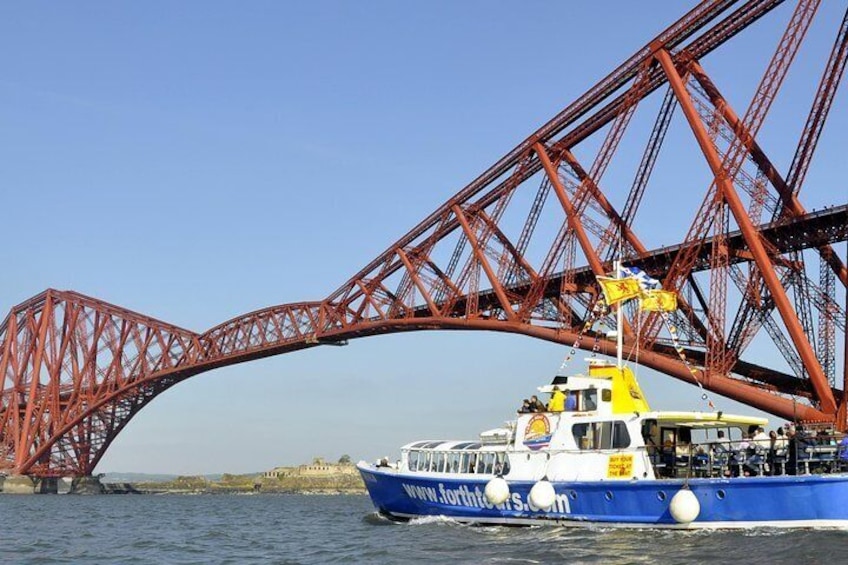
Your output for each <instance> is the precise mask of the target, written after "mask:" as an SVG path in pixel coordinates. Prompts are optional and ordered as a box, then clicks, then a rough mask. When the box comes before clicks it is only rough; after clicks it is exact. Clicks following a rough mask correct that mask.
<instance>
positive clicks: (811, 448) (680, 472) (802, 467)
mask: <svg viewBox="0 0 848 565" xmlns="http://www.w3.org/2000/svg"><path fill="white" fill-rule="evenodd" d="M646 450H647V452H648V456H649V459H650V461H651V464H652V465H653V467H654V473H655V476H657V477H661V478H678V477H712V478H734V477H751V476H766V475H811V474H830V473H844V472H848V441H845V440H844V439H842V436H835V435H830V434H828V435H825V434H818V435H806V434H803V435H802V434H799V435H797V436H795V437H792V438H789V439H785V438H784V439H778V440H777V441H774V442H772V441H768V440H759V441H757V440H736V441H710V442H704V443H701V444H676V445H675V444H666V445H663V446H658V447H654V446H648V447H646Z"/></svg>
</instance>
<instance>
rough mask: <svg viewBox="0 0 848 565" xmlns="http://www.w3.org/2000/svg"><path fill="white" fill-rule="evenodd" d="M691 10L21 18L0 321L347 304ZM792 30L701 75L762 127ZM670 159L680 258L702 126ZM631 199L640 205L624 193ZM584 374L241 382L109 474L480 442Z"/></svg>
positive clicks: (483, 7)
mask: <svg viewBox="0 0 848 565" xmlns="http://www.w3.org/2000/svg"><path fill="white" fill-rule="evenodd" d="M676 4H679V6H678V5H676ZM824 4H825V5H824V6H823V7H822V10H821V13H820V14H819V17H818V19H817V21H816V23H815V24H814V27H813V29H812V31H811V34H810V38H809V40H808V44H809V45H807V46H806V47H805V50H804V51H803V52H802V53H801V55H800V56H799V60H798V64H797V65H796V68H794V69H793V71H792V74H791V75H790V80H789V81H788V82H787V85H786V87H785V88H784V89H783V91H782V92H781V98H780V99H779V100H778V101H777V103H776V105H775V109H774V110H773V115H778V116H780V115H786V116H788V118H791V119H786V120H781V119H777V120H772V121H770V122H768V123H767V125H766V127H765V128H764V130H763V134H764V136H765V137H764V139H767V140H768V143H767V147H768V148H769V149H770V151H772V152H773V155H774V159H775V161H777V162H778V163H779V166H781V167H782V169H784V170H785V169H786V168H787V167H788V163H789V161H790V160H791V157H792V152H793V151H794V143H795V141H794V140H796V139H797V136H798V132H799V131H800V128H801V126H802V125H803V120H804V118H805V116H806V112H807V108H808V107H809V104H810V101H811V99H812V92H813V89H814V88H815V84H816V82H817V80H818V76H819V74H820V72H821V66H822V64H823V60H824V55H823V53H824V52H826V51H827V49H829V46H830V44H831V42H832V38H833V34H834V33H835V25H834V23H835V22H837V21H838V19H839V18H841V10H843V9H844V6H842V4H841V3H839V2H824ZM691 5H693V2H679V3H670V2H666V1H658V0H654V1H643V2H606V3H601V2H568V3H565V2H551V1H538V0H537V1H531V2H525V3H507V2H483V1H466V2H448V1H432V2H419V3H400V2H389V1H384V2H331V1H320V2H270V1H268V2H250V3H245V2H180V3H168V2H144V3H138V2H110V3H94V2H81V3H73V4H70V3H60V4H48V3H43V2H31V3H25V4H11V3H7V4H5V5H4V6H3V7H2V8H0V21H2V23H0V31H1V32H2V33H0V61H2V64H1V65H0V68H2V69H3V72H2V74H0V108H2V109H0V128H2V132H3V135H2V136H0V150H2V154H3V159H2V160H0V210H2V213H3V214H2V215H3V221H2V224H0V238H2V241H3V246H2V248H0V261H2V265H3V267H4V268H3V269H2V270H0V310H2V311H4V312H5V311H7V310H8V309H9V308H10V307H11V306H12V305H14V304H17V303H19V302H21V301H23V300H25V299H26V298H28V297H30V296H32V295H34V294H36V293H38V292H40V291H41V290H43V289H45V288H48V287H52V288H59V289H72V290H77V291H79V292H82V293H84V294H88V295H91V296H95V297H98V298H101V299H103V300H106V301H109V302H112V303H115V304H118V305H121V306H124V307H127V308H129V309H132V310H135V311H138V312H142V313H145V314H148V315H150V316H153V317H156V318H159V319H162V320H165V321H168V322H171V323H174V324H177V325H180V326H183V327H186V328H189V329H192V330H195V331H203V330H204V329H206V328H208V327H211V326H213V325H215V324H217V323H219V322H222V321H224V320H226V319H229V318H231V317H233V316H235V315H237V314H240V313H243V312H247V311H251V310H255V309H258V308H262V307H265V306H270V305H273V304H282V303H287V302H296V301H303V300H319V299H321V298H324V297H325V296H327V295H328V294H330V293H331V292H332V291H333V290H335V289H336V288H337V287H338V286H340V285H341V284H342V283H343V282H344V281H346V280H347V279H348V278H349V277H350V276H351V275H352V274H354V273H355V272H357V271H358V270H359V269H360V268H361V267H362V266H363V265H365V264H366V263H368V262H369V261H370V260H371V259H373V258H374V257H375V256H377V255H378V254H380V253H381V252H382V251H383V250H384V249H385V248H386V247H387V246H388V245H390V244H391V243H392V242H393V241H395V240H396V239H397V238H399V237H400V236H402V235H403V234H404V233H406V232H407V231H408V230H409V229H411V228H412V227H413V226H414V225H416V224H417V223H418V222H419V221H420V220H421V219H422V218H424V217H425V216H426V215H427V214H429V213H430V212H431V211H432V210H433V209H435V208H436V207H437V206H438V205H439V204H441V203H442V202H443V201H445V200H447V199H448V198H449V197H450V196H451V195H453V194H454V193H455V192H456V191H457V190H459V189H460V188H462V187H463V186H464V185H465V184H466V183H467V182H469V181H470V180H471V179H473V178H474V177H476V176H477V175H478V174H479V173H480V172H482V171H483V170H484V169H485V168H487V167H488V166H489V165H490V164H492V163H493V162H494V161H496V160H497V159H498V158H499V157H500V156H501V155H503V154H504V153H506V152H507V151H508V150H510V149H511V148H512V147H513V146H514V145H515V144H517V143H518V142H519V141H521V140H522V139H523V138H524V137H525V136H526V135H528V134H529V133H530V132H532V131H533V130H534V129H536V127H538V126H539V125H541V124H542V123H543V122H545V121H547V120H548V119H549V118H550V117H551V116H553V115H554V114H555V113H556V112H557V111H559V110H560V109H562V108H563V107H565V106H566V105H567V104H568V103H569V102H571V101H572V100H573V99H575V98H576V97H577V96H579V95H580V94H582V93H583V92H584V91H585V90H586V89H587V88H589V87H590V86H592V85H593V84H594V83H595V82H596V81H597V80H599V79H600V78H602V77H603V76H604V75H606V74H607V73H608V72H609V71H610V70H612V69H613V68H614V67H615V66H617V65H618V64H619V63H620V62H622V61H623V60H624V59H625V58H626V57H628V56H629V55H631V54H632V53H634V52H635V51H636V50H637V49H638V48H640V47H641V46H642V45H644V44H645V43H646V42H647V41H649V40H650V39H651V38H652V37H653V36H655V35H656V34H657V33H658V32H659V31H661V30H662V29H663V28H665V27H666V26H667V25H668V24H670V23H671V22H672V21H673V20H675V19H676V18H678V17H679V16H680V15H681V14H682V13H683V12H684V10H686V9H688V8H689V7H690V6H691ZM790 9H791V8H789V7H788V6H784V7H782V8H781V9H780V10H778V11H777V13H775V14H773V15H771V16H770V17H768V18H767V19H766V20H764V21H763V22H761V23H760V25H758V26H756V28H755V29H751V30H749V31H748V32H746V33H745V34H744V35H743V36H741V37H739V38H737V39H736V40H734V41H733V43H732V44H731V45H729V46H728V47H730V50H728V49H725V50H724V51H723V52H720V53H717V54H716V55H715V56H714V57H711V58H708V59H707V60H706V61H704V66H705V67H706V68H707V71H708V72H710V74H711V75H712V76H713V78H714V79H715V80H716V82H717V83H719V85H720V86H721V87H722V89H723V90H724V91H725V93H726V95H727V96H728V98H729V99H730V100H731V103H732V104H734V106H735V107H736V108H737V111H739V112H740V113H742V112H743V111H744V108H745V107H746V105H747V101H748V100H749V99H750V95H751V92H752V90H753V87H754V85H755V84H756V80H757V79H758V77H759V76H760V73H761V72H762V68H763V65H764V64H765V62H766V61H767V60H768V58H769V57H770V54H771V51H772V50H773V46H774V45H775V44H776V41H777V37H778V36H779V33H780V27H781V26H782V25H783V24H784V22H785V21H786V19H787V18H788V14H789V10H790ZM846 114H848V112H846V102H845V96H844V92H843V93H840V96H839V97H838V98H837V100H836V103H835V107H834V111H833V115H832V116H831V119H830V121H829V122H828V125H827V127H826V129H825V132H824V135H823V139H822V144H821V148H820V150H819V152H818V153H817V157H816V160H815V161H814V163H813V167H812V169H811V171H810V175H809V178H808V182H807V185H806V186H807V187H811V188H810V189H809V191H806V189H805V192H804V193H802V200H803V201H804V202H805V204H806V205H807V206H808V207H809V208H811V209H812V208H816V207H821V206H823V205H828V204H835V203H844V202H845V200H846V199H845V189H844V179H845V178H846V176H848V164H846V160H845V159H844V140H841V139H839V132H841V131H845V130H846V128H848V116H846ZM638 116H639V115H638V114H637V118H635V119H636V120H637V123H638V120H639V119H642V118H640V117H638ZM644 119H645V120H652V117H651V116H650V115H646V117H645V118H644ZM669 136H670V138H669V139H670V142H668V143H666V145H665V148H664V153H663V155H662V160H663V161H665V163H666V166H667V168H666V169H665V170H666V171H668V172H666V173H658V174H659V175H660V176H659V178H658V186H657V187H656V189H657V190H658V191H661V194H665V204H664V205H656V206H650V207H646V210H645V211H644V214H641V215H640V217H639V222H640V223H639V229H640V235H642V236H643V238H644V239H645V240H646V242H647V243H648V246H649V247H656V246H659V245H664V244H672V243H676V242H677V241H678V240H679V239H682V235H683V232H684V231H685V227H686V225H688V222H689V221H690V220H691V216H692V214H691V212H687V211H685V210H686V209H694V208H693V207H694V206H695V205H697V203H698V202H699V197H698V195H702V194H703V191H704V189H705V187H706V184H705V183H704V181H703V179H704V178H706V177H704V171H703V170H700V172H699V173H697V174H695V173H693V174H692V176H689V172H688V171H689V169H688V167H689V162H690V161H691V160H692V159H694V158H697V159H698V161H697V166H698V167H701V169H702V168H703V164H702V160H701V159H700V158H699V157H697V155H694V154H693V147H694V146H693V145H692V143H691V134H690V133H689V132H688V131H687V129H686V128H685V124H683V123H682V122H681V120H680V118H679V115H678V118H677V120H676V126H674V127H673V128H672V130H671V131H670V133H669ZM678 140H680V141H679V142H678ZM590 149H591V147H586V148H583V149H581V150H582V151H583V155H584V156H585V160H586V161H590V160H591V151H590ZM641 150H642V149H641V145H635V146H634V147H633V148H632V149H630V148H629V147H628V148H626V149H622V151H623V153H624V157H623V159H624V160H625V162H629V161H627V158H628V157H629V159H630V161H632V160H633V159H635V158H637V157H638V155H639V154H640V152H641ZM578 155H580V153H579V152H578ZM693 166H695V165H693ZM619 174H621V175H623V176H621V177H619V176H618V175H619ZM627 174H632V173H631V172H628V173H627ZM662 175H666V176H662ZM607 178H608V179H609V185H610V186H611V187H612V188H610V189H609V190H610V192H616V190H617V193H618V194H619V195H622V196H621V198H622V199H623V197H624V196H623V194H625V193H626V189H627V187H629V181H627V184H623V183H624V179H625V178H628V177H627V176H626V175H625V173H624V172H623V171H621V172H618V171H616V170H615V169H614V168H612V169H611V171H610V172H609V173H608V177H607ZM618 181H621V184H619V183H618ZM684 181H685V182H686V183H687V186H688V185H689V184H692V188H691V189H690V190H685V191H681V189H680V185H681V184H682V183H683V182H684ZM837 181H838V182H839V183H841V184H837ZM663 191H664V192H663ZM689 192H691V194H694V195H695V197H693V198H688V199H686V198H685V197H684V196H682V193H689ZM678 198H679V199H680V200H681V203H680V204H679V206H680V207H681V208H682V211H681V213H680V214H679V221H677V222H672V223H673V224H674V225H675V229H671V228H670V227H669V202H672V200H670V199H675V200H674V201H673V202H674V205H673V206H674V208H677V207H678V203H677V201H676V199H678ZM673 216H677V214H673ZM564 353H565V350H564V349H563V348H562V347H560V346H555V345H552V344H549V343H543V342H538V341H534V340H532V339H530V338H525V337H521V336H509V335H499V334H488V333H455V332H430V333H419V334H412V335H389V336H380V337H374V338H368V339H363V340H357V341H353V342H351V344H350V345H349V346H348V347H344V348H329V347H328V348H318V349H313V350H309V351H304V352H298V353H293V354H288V355H283V356H279V357H275V358H271V359H266V360H261V361H256V362H253V363H249V364H242V365H238V366H234V367H229V368H226V369H220V370H217V371H213V372H211V373H207V374H204V375H201V376H198V377H195V378H193V379H190V380H189V381H187V382H185V383H183V384H180V385H178V386H177V387H175V388H174V389H172V390H170V391H168V392H167V393H165V394H163V395H161V396H160V397H159V398H157V399H156V400H155V401H154V402H153V403H152V404H151V405H150V406H149V407H147V408H146V409H145V410H144V411H143V412H142V413H141V414H140V415H139V416H137V417H136V418H135V419H134V420H133V421H132V422H131V423H130V424H129V426H128V427H127V428H126V430H125V431H124V432H123V433H122V434H121V435H120V436H119V438H118V439H117V440H116V441H115V443H114V444H113V445H112V447H111V449H110V451H109V452H108V453H107V455H106V456H105V458H104V459H103V461H102V462H101V464H100V466H99V468H98V471H101V472H106V471H146V472H174V473H201V472H219V471H228V472H249V471H258V470H263V469H266V468H270V467H272V466H274V465H279V464H295V463H300V462H303V461H306V460H308V459H310V458H311V457H312V456H313V455H323V456H326V457H329V458H337V457H338V456H340V455H341V454H342V453H349V454H350V455H351V456H353V457H354V458H355V459H358V458H367V459H373V458H375V457H378V456H382V455H393V454H395V453H396V448H397V447H398V446H399V445H400V444H402V443H405V442H407V441H409V440H412V439H417V438H426V437H445V436H449V437H468V436H473V435H475V434H476V433H478V432H479V431H480V430H481V429H486V428H489V427H495V426H498V425H499V424H500V423H501V421H502V420H504V419H507V418H508V417H510V414H511V413H512V411H513V410H514V409H515V407H516V406H517V404H516V403H517V402H518V403H520V399H521V398H523V397H526V396H529V394H532V392H533V388H534V387H535V386H537V385H539V384H543V383H544V382H546V381H548V380H549V378H550V375H551V374H552V373H553V372H554V371H555V370H556V369H557V368H558V367H559V364H560V362H561V360H562V358H563V357H564ZM640 378H641V379H642V381H643V385H644V387H645V388H646V390H647V392H648V394H649V395H650V397H651V399H652V400H653V403H654V405H655V406H657V407H660V408H671V407H675V406H680V404H675V403H674V402H672V400H673V399H674V400H676V401H677V402H681V399H683V400H682V402H683V403H684V404H685V406H684V407H685V408H696V407H700V406H701V405H700V402H699V394H698V392H697V391H696V390H695V389H694V388H693V387H691V386H687V385H683V384H679V383H677V382H676V381H673V380H672V379H670V378H668V377H664V376H661V375H657V374H655V373H652V372H650V371H646V370H642V371H641V372H640ZM725 404H726V405H730V403H729V402H725Z"/></svg>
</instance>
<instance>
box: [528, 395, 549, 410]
mask: <svg viewBox="0 0 848 565" xmlns="http://www.w3.org/2000/svg"><path fill="white" fill-rule="evenodd" d="M546 410H547V408H546V407H545V405H544V404H542V401H541V400H539V397H537V396H536V395H535V394H534V395H533V396H531V397H530V411H531V412H545V411H546Z"/></svg>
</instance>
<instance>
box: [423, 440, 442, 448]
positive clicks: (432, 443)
mask: <svg viewBox="0 0 848 565" xmlns="http://www.w3.org/2000/svg"><path fill="white" fill-rule="evenodd" d="M443 443H444V442H443V441H428V442H427V443H425V444H424V445H422V446H421V447H423V448H425V449H433V448H434V447H439V446H440V445H442V444H443Z"/></svg>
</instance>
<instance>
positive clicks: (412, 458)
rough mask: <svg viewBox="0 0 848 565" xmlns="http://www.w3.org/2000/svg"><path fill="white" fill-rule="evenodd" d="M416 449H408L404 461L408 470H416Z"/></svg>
mask: <svg viewBox="0 0 848 565" xmlns="http://www.w3.org/2000/svg"><path fill="white" fill-rule="evenodd" d="M418 454H419V452H418V451H410V452H409V454H408V455H407V456H406V463H407V466H408V467H409V470H410V471H417V470H418Z"/></svg>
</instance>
